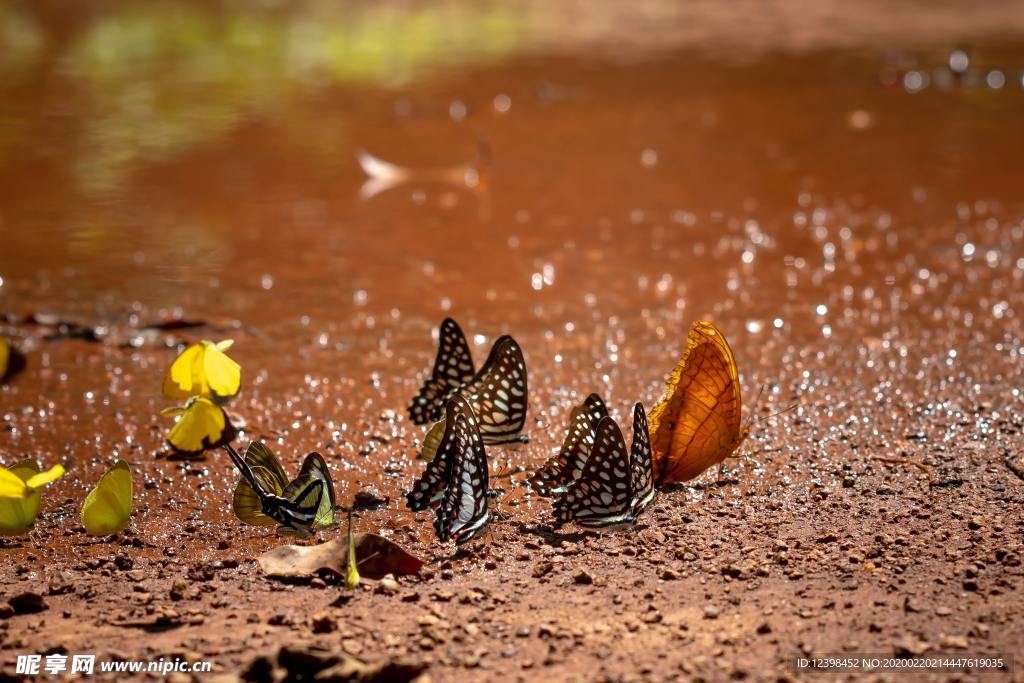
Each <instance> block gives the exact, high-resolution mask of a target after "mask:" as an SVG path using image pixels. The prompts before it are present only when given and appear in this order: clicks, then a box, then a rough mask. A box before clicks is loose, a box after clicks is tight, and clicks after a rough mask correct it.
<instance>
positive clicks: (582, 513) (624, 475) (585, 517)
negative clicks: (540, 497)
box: [554, 403, 654, 529]
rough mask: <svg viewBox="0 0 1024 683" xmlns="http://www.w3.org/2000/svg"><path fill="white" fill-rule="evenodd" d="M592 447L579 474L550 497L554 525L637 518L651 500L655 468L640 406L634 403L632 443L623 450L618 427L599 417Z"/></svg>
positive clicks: (604, 525)
mask: <svg viewBox="0 0 1024 683" xmlns="http://www.w3.org/2000/svg"><path fill="white" fill-rule="evenodd" d="M595 432H596V434H595V437H594V447H593V450H592V452H591V454H590V457H589V458H588V459H587V462H586V464H585V465H584V467H583V472H582V474H581V475H580V477H579V478H577V479H575V480H574V481H572V482H570V483H569V484H568V486H567V487H566V491H565V493H564V494H562V495H561V496H559V497H558V498H556V499H555V503H554V509H555V519H556V522H557V523H558V524H565V523H567V522H570V521H573V522H575V523H576V524H579V525H580V526H583V527H588V528H594V529H608V528H619V527H623V526H628V525H630V524H633V523H635V522H636V519H637V516H638V515H640V513H642V512H643V511H644V510H646V509H647V507H648V506H649V505H650V504H651V501H653V500H654V472H653V469H652V463H651V457H650V453H651V451H650V443H649V437H648V433H647V419H646V415H645V414H644V408H643V405H641V404H640V403H637V404H636V405H635V406H634V407H633V443H632V446H631V448H630V450H629V451H628V452H627V451H626V442H625V439H623V437H622V431H621V430H620V429H619V426H618V424H616V423H615V420H613V419H612V418H611V417H608V416H605V417H602V418H601V419H600V420H599V421H598V423H597V428H596V430H595Z"/></svg>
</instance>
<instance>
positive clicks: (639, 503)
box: [629, 403, 655, 517]
mask: <svg viewBox="0 0 1024 683" xmlns="http://www.w3.org/2000/svg"><path fill="white" fill-rule="evenodd" d="M629 469H630V482H631V484H632V488H633V516H634V517H639V516H640V513H642V512H643V511H644V510H646V509H647V508H648V506H650V504H651V502H652V501H653V500H654V493H655V491H654V464H653V462H652V461H651V437H650V433H649V431H648V428H647V414H646V413H645V412H644V406H643V404H642V403H637V404H636V405H635V406H633V444H632V445H631V446H630V449H629Z"/></svg>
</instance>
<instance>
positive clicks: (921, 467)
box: [872, 455, 933, 486]
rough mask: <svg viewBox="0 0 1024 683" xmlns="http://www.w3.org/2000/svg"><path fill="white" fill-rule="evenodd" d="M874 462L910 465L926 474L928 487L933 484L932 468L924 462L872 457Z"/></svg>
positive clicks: (878, 456)
mask: <svg viewBox="0 0 1024 683" xmlns="http://www.w3.org/2000/svg"><path fill="white" fill-rule="evenodd" d="M872 460H878V461H881V462H887V463H889V464H892V465H910V466H911V467H916V468H917V469H919V470H921V471H922V472H924V474H925V476H926V477H928V485H929V486H931V484H932V481H933V479H932V468H931V467H929V466H928V465H925V464H924V463H923V462H917V461H916V460H910V459H908V458H886V457H884V456H881V455H875V456H872Z"/></svg>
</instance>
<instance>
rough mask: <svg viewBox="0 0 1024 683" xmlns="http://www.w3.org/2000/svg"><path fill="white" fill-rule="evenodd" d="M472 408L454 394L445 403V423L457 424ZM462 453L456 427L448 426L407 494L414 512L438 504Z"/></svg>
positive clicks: (406, 497)
mask: <svg viewBox="0 0 1024 683" xmlns="http://www.w3.org/2000/svg"><path fill="white" fill-rule="evenodd" d="M468 410H471V409H470V408H469V405H468V404H467V403H466V399H465V398H464V397H462V396H458V395H456V396H453V397H452V398H451V399H450V400H449V401H448V403H447V405H446V406H445V419H444V424H445V425H454V424H455V420H456V419H457V418H458V416H459V414H461V413H463V412H464V411H468ZM458 457H459V452H458V440H457V439H456V438H455V431H454V430H453V429H445V430H444V433H443V435H442V436H441V438H440V442H439V444H438V446H437V453H436V455H434V458H433V459H432V460H431V461H430V462H428V463H427V468H426V469H425V470H423V474H421V475H420V478H419V479H417V480H416V483H415V484H413V486H412V490H411V491H409V492H408V493H407V494H405V504H406V507H408V508H409V509H410V510H412V511H413V512H420V511H421V510H426V509H427V508H428V507H437V506H438V505H439V504H440V503H441V497H442V495H443V494H444V490H445V487H446V486H448V482H449V481H451V478H452V469H453V467H454V465H455V460H456V458H458Z"/></svg>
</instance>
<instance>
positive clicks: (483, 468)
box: [406, 394, 490, 545]
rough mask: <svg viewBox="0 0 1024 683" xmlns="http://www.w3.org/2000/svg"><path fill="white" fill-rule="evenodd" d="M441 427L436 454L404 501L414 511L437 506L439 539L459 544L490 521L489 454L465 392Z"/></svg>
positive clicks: (451, 403) (453, 403)
mask: <svg viewBox="0 0 1024 683" xmlns="http://www.w3.org/2000/svg"><path fill="white" fill-rule="evenodd" d="M445 426H446V427H445V432H444V436H443V437H442V438H441V443H440V446H439V447H438V449H437V455H436V457H435V458H434V459H433V460H432V461H431V462H429V463H428V464H427V468H426V470H424V472H423V474H422V475H421V476H420V478H419V479H418V480H417V481H416V483H415V484H414V485H413V488H412V491H410V492H409V493H407V494H406V504H407V506H408V507H409V509H410V510H413V511H420V510H425V509H427V508H429V507H434V508H436V516H435V519H434V530H435V532H436V533H437V537H438V538H439V539H441V541H442V542H446V541H449V540H452V539H454V540H455V542H456V543H457V544H460V545H461V544H463V543H465V542H467V541H469V540H470V539H471V538H474V537H475V536H477V535H478V534H479V533H480V531H482V530H483V529H484V527H486V526H487V523H488V522H489V521H490V513H489V512H488V511H487V491H488V489H487V485H488V472H487V468H488V464H487V453H486V451H485V449H484V444H483V439H482V438H481V435H480V423H479V421H478V420H477V418H476V416H475V415H474V414H473V408H472V406H471V405H470V403H469V401H468V400H467V399H466V397H465V396H462V395H461V394H456V395H454V396H452V397H451V398H450V399H449V400H448V404H447V406H446V408H445Z"/></svg>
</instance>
